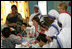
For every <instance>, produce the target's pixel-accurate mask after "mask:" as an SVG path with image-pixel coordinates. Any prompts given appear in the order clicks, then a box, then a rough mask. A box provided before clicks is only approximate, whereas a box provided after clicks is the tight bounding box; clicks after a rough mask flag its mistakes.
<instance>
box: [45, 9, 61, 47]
mask: <svg viewBox="0 0 72 49" xmlns="http://www.w3.org/2000/svg"><path fill="white" fill-rule="evenodd" d="M48 14H49V15H50V16H52V17H55V18H56V19H55V20H54V22H53V23H52V24H54V25H56V26H57V27H58V29H59V30H60V29H61V28H60V27H59V26H58V24H57V21H58V16H59V13H58V12H57V11H56V10H54V9H52V10H50V11H49V12H48ZM57 33H58V31H57V29H56V28H54V27H53V26H50V28H49V29H48V31H46V32H45V34H46V35H47V36H54V35H56V34H57ZM57 47H58V44H57V41H56V39H53V42H51V43H50V48H57Z"/></svg>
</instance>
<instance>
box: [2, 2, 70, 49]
mask: <svg viewBox="0 0 72 49" xmlns="http://www.w3.org/2000/svg"><path fill="white" fill-rule="evenodd" d="M11 9H12V13H10V14H9V15H8V16H7V19H6V20H7V21H6V25H7V26H8V27H6V28H4V29H3V30H2V35H3V41H2V44H3V47H4V48H15V44H21V41H20V40H21V38H20V37H22V36H24V37H27V32H26V31H25V29H26V27H27V24H26V23H24V22H23V20H22V17H21V15H20V14H19V13H18V12H17V7H16V6H15V5H13V6H12V7H11ZM58 10H59V12H58V11H56V10H55V9H52V10H50V11H49V12H48V17H46V18H47V21H46V20H45V19H44V17H43V15H42V14H41V12H40V10H39V7H38V5H35V6H34V13H33V14H32V15H31V16H30V19H29V25H30V26H31V27H30V33H29V37H35V43H36V44H38V45H39V46H40V48H71V15H70V14H69V13H68V12H67V4H66V3H65V2H61V3H59V5H58Z"/></svg>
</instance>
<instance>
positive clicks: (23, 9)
mask: <svg viewBox="0 0 72 49" xmlns="http://www.w3.org/2000/svg"><path fill="white" fill-rule="evenodd" d="M12 5H16V6H17V9H18V13H20V14H21V15H22V18H23V19H24V20H25V21H27V20H26V19H27V18H29V6H28V1H1V24H4V23H5V22H6V17H7V15H8V14H9V13H11V6H12Z"/></svg>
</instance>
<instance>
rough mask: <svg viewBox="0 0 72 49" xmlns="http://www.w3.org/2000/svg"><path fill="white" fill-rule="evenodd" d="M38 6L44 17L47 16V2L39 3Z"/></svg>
mask: <svg viewBox="0 0 72 49" xmlns="http://www.w3.org/2000/svg"><path fill="white" fill-rule="evenodd" d="M38 6H39V8H40V11H41V13H42V15H47V1H38Z"/></svg>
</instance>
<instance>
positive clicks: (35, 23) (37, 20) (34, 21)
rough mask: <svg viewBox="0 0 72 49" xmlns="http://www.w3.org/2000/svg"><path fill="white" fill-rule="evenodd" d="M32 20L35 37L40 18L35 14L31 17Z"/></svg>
mask: <svg viewBox="0 0 72 49" xmlns="http://www.w3.org/2000/svg"><path fill="white" fill-rule="evenodd" d="M32 22H33V25H34V27H35V33H34V37H37V36H38V34H39V33H38V32H39V29H40V28H39V23H40V19H39V18H38V17H37V16H35V17H33V19H32Z"/></svg>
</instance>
